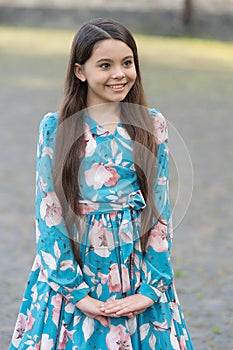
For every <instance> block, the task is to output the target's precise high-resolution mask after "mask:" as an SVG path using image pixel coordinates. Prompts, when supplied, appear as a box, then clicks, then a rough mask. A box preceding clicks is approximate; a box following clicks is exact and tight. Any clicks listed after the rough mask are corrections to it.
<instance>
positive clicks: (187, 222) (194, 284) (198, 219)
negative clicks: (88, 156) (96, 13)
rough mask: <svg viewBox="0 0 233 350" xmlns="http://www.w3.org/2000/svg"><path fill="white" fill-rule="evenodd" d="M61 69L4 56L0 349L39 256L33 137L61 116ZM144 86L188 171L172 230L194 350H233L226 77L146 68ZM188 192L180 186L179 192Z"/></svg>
mask: <svg viewBox="0 0 233 350" xmlns="http://www.w3.org/2000/svg"><path fill="white" fill-rule="evenodd" d="M16 34H17V31H16ZM64 66H65V58H64V56H62V55H58V54H57V55H51V56H38V55H37V56H34V55H33V52H32V53H31V54H30V55H27V56H26V55H25V56H24V55H20V54H19V55H17V53H15V54H7V53H5V54H4V53H1V56H0V69H1V72H0V76H1V78H2V84H3V85H2V86H3V92H2V94H1V97H0V102H1V106H2V108H1V120H0V123H1V124H0V125H1V127H0V159H1V163H0V164H1V165H0V166H1V172H0V186H1V189H0V191H1V201H0V230H1V235H0V275H1V278H2V279H1V284H0V310H1V325H0V349H1V350H5V349H7V344H8V343H9V340H10V337H11V334H12V331H13V326H14V323H15V318H16V314H17V312H18V308H19V305H20V300H21V297H22V295H23V291H24V285H25V283H26V280H27V277H28V274H29V271H30V269H31V264H32V260H33V258H34V252H35V233H34V222H33V221H34V182H35V181H34V179H35V154H36V141H37V128H38V124H39V120H40V119H41V118H42V116H43V115H44V114H45V113H46V112H47V111H55V110H56V109H57V104H58V101H59V98H60V95H61V90H62V85H63V76H64V72H63V69H64ZM145 67H146V64H145ZM152 69H153V70H152ZM144 79H145V86H146V90H147V92H148V96H149V101H150V104H151V105H153V106H155V105H156V107H159V108H160V109H161V110H162V111H163V112H164V114H165V115H166V117H167V118H168V120H169V121H170V122H171V123H172V124H173V125H175V126H176V128H177V129H178V130H179V132H180V133H181V135H182V136H183V138H184V140H185V143H186V145H187V147H188V149H189V152H190V155H191V159H192V162H193V168H194V191H193V196H192V201H191V205H190V207H189V209H188V212H187V214H186V216H185V217H184V219H183V221H182V223H181V224H180V225H179V227H178V228H177V229H176V230H175V240H174V249H173V256H174V268H175V270H176V274H177V277H176V285H177V289H178V292H179V296H180V300H181V303H182V305H183V309H184V312H185V315H186V319H187V323H188V325H189V328H190V332H191V334H192V337H193V340H194V343H195V349H196V350H221V349H222V350H232V348H233V332H232V327H233V319H232V315H233V303H232V295H233V274H232V251H233V239H232V227H233V215H232V208H233V196H232V164H233V138H232V126H233V125H232V124H233V122H232V110H233V100H232V83H233V81H232V71H228V70H227V69H226V70H224V68H223V67H219V69H217V70H211V69H206V70H205V71H200V70H197V69H183V70H179V69H178V70H176V69H173V68H167V69H164V67H163V66H159V64H158V65H156V67H151V69H150V67H149V69H148V67H147V69H145V72H144ZM184 166H185V164H184ZM180 170H181V169H180ZM182 171H183V169H182ZM187 181H188V182H187ZM188 185H189V179H188V178H186V179H185V181H183V184H182V186H184V187H185V186H188ZM171 186H172V183H171Z"/></svg>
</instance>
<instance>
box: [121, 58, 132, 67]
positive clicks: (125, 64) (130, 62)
mask: <svg viewBox="0 0 233 350" xmlns="http://www.w3.org/2000/svg"><path fill="white" fill-rule="evenodd" d="M132 64H133V60H127V61H125V62H124V63H123V65H124V66H125V67H130V66H131V65H132Z"/></svg>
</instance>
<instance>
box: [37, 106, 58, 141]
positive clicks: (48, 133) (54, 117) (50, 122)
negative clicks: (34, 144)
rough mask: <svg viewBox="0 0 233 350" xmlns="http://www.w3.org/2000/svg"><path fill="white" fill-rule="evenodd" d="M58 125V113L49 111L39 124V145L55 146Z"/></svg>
mask: <svg viewBox="0 0 233 350" xmlns="http://www.w3.org/2000/svg"><path fill="white" fill-rule="evenodd" d="M57 126H58V113H57V112H55V113H51V112H50V113H47V114H46V115H45V116H44V117H43V118H42V119H41V121H40V126H39V140H38V142H39V145H40V146H41V147H44V146H49V147H54V145H55V138H56V137H55V135H56V130H57Z"/></svg>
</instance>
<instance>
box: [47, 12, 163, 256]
mask: <svg viewBox="0 0 233 350" xmlns="http://www.w3.org/2000/svg"><path fill="white" fill-rule="evenodd" d="M105 39H117V40H121V41H123V42H124V43H125V44H126V45H128V46H129V47H130V49H131V50H132V52H133V56H134V64H135V69H136V73H137V77H136V81H135V83H134V85H133V87H132V88H131V90H130V91H129V93H128V94H127V96H126V98H125V100H124V101H122V103H121V116H120V118H121V121H122V123H123V126H124V127H125V129H126V131H127V132H128V134H129V136H130V137H131V139H132V140H133V141H134V148H133V160H134V165H135V169H136V173H137V177H138V182H139V186H140V189H141V191H142V194H143V197H144V199H145V201H146V204H147V205H146V207H145V208H144V209H143V210H142V213H141V215H142V216H141V218H142V226H141V237H140V240H141V245H142V251H143V252H145V250H146V242H147V240H148V235H149V233H150V230H151V226H152V221H153V220H154V221H155V218H157V219H159V220H160V218H159V213H158V211H157V209H156V205H155V198H154V190H153V186H154V181H155V175H156V165H157V164H156V158H157V144H156V139H155V135H154V134H153V121H152V118H151V115H150V113H149V111H148V108H147V103H146V99H145V95H144V91H143V87H142V81H141V73H140V69H139V61H138V53H137V46H136V43H135V40H134V38H133V37H132V35H131V34H130V32H129V31H128V30H127V29H126V28H125V27H124V26H123V25H121V24H120V23H118V22H116V21H113V20H110V19H96V20H92V21H90V22H88V23H86V24H84V25H83V26H82V27H81V28H80V30H79V31H78V32H77V34H76V35H75V37H74V39H73V43H72V48H71V54H70V60H69V64H68V69H67V75H66V80H65V88H64V96H63V100H62V103H61V106H60V110H59V128H58V130H57V136H56V151H55V152H56V153H55V169H54V183H55V190H56V193H57V195H58V198H59V199H60V201H61V204H62V207H63V213H64V217H65V222H66V226H67V229H68V232H69V235H70V239H71V244H72V248H73V250H74V254H75V256H76V259H77V260H78V261H79V263H81V259H80V256H79V251H78V244H77V242H75V238H74V237H73V229H72V227H73V225H74V223H76V224H77V225H78V221H79V220H77V218H79V217H80V215H81V209H80V205H79V201H78V196H79V194H80V189H79V183H78V173H79V166H80V164H79V163H80V162H79V157H80V154H81V152H82V151H83V150H84V148H85V139H84V125H83V112H82V111H83V110H85V109H86V108H87V107H88V106H87V105H86V100H87V90H88V86H87V83H86V82H82V81H81V80H79V79H78V78H77V77H76V76H75V74H74V67H75V63H78V64H80V65H82V64H84V63H85V62H86V61H87V60H88V59H89V58H90V57H91V54H92V51H93V48H94V45H95V44H96V43H97V42H98V41H100V40H105Z"/></svg>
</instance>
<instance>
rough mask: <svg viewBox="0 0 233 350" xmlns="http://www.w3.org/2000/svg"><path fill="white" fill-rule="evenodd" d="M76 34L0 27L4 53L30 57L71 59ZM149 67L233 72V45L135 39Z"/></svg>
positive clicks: (0, 45) (195, 40) (202, 41)
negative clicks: (158, 66) (70, 52)
mask: <svg viewBox="0 0 233 350" xmlns="http://www.w3.org/2000/svg"><path fill="white" fill-rule="evenodd" d="M73 36H74V31H71V30H58V29H38V28H20V27H17V28H14V27H0V37H1V39H0V50H1V52H5V53H10V54H14V53H17V54H18V55H27V56H30V55H32V56H34V55H40V56H46V55H50V54H54V55H68V54H69V49H70V46H71V42H72V39H73ZM135 38H136V41H137V44H138V49H139V55H140V57H141V59H142V60H144V61H145V62H146V63H153V64H155V63H157V64H159V65H160V66H164V67H171V66H172V67H177V68H182V69H185V68H187V69H189V68H190V67H192V69H197V70H198V69H200V68H205V69H210V70H212V69H221V70H222V69H223V70H233V60H232V57H233V43H231V42H230V43H229V42H219V41H209V40H201V39H193V38H174V37H172V38H170V37H155V36H144V35H135Z"/></svg>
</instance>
